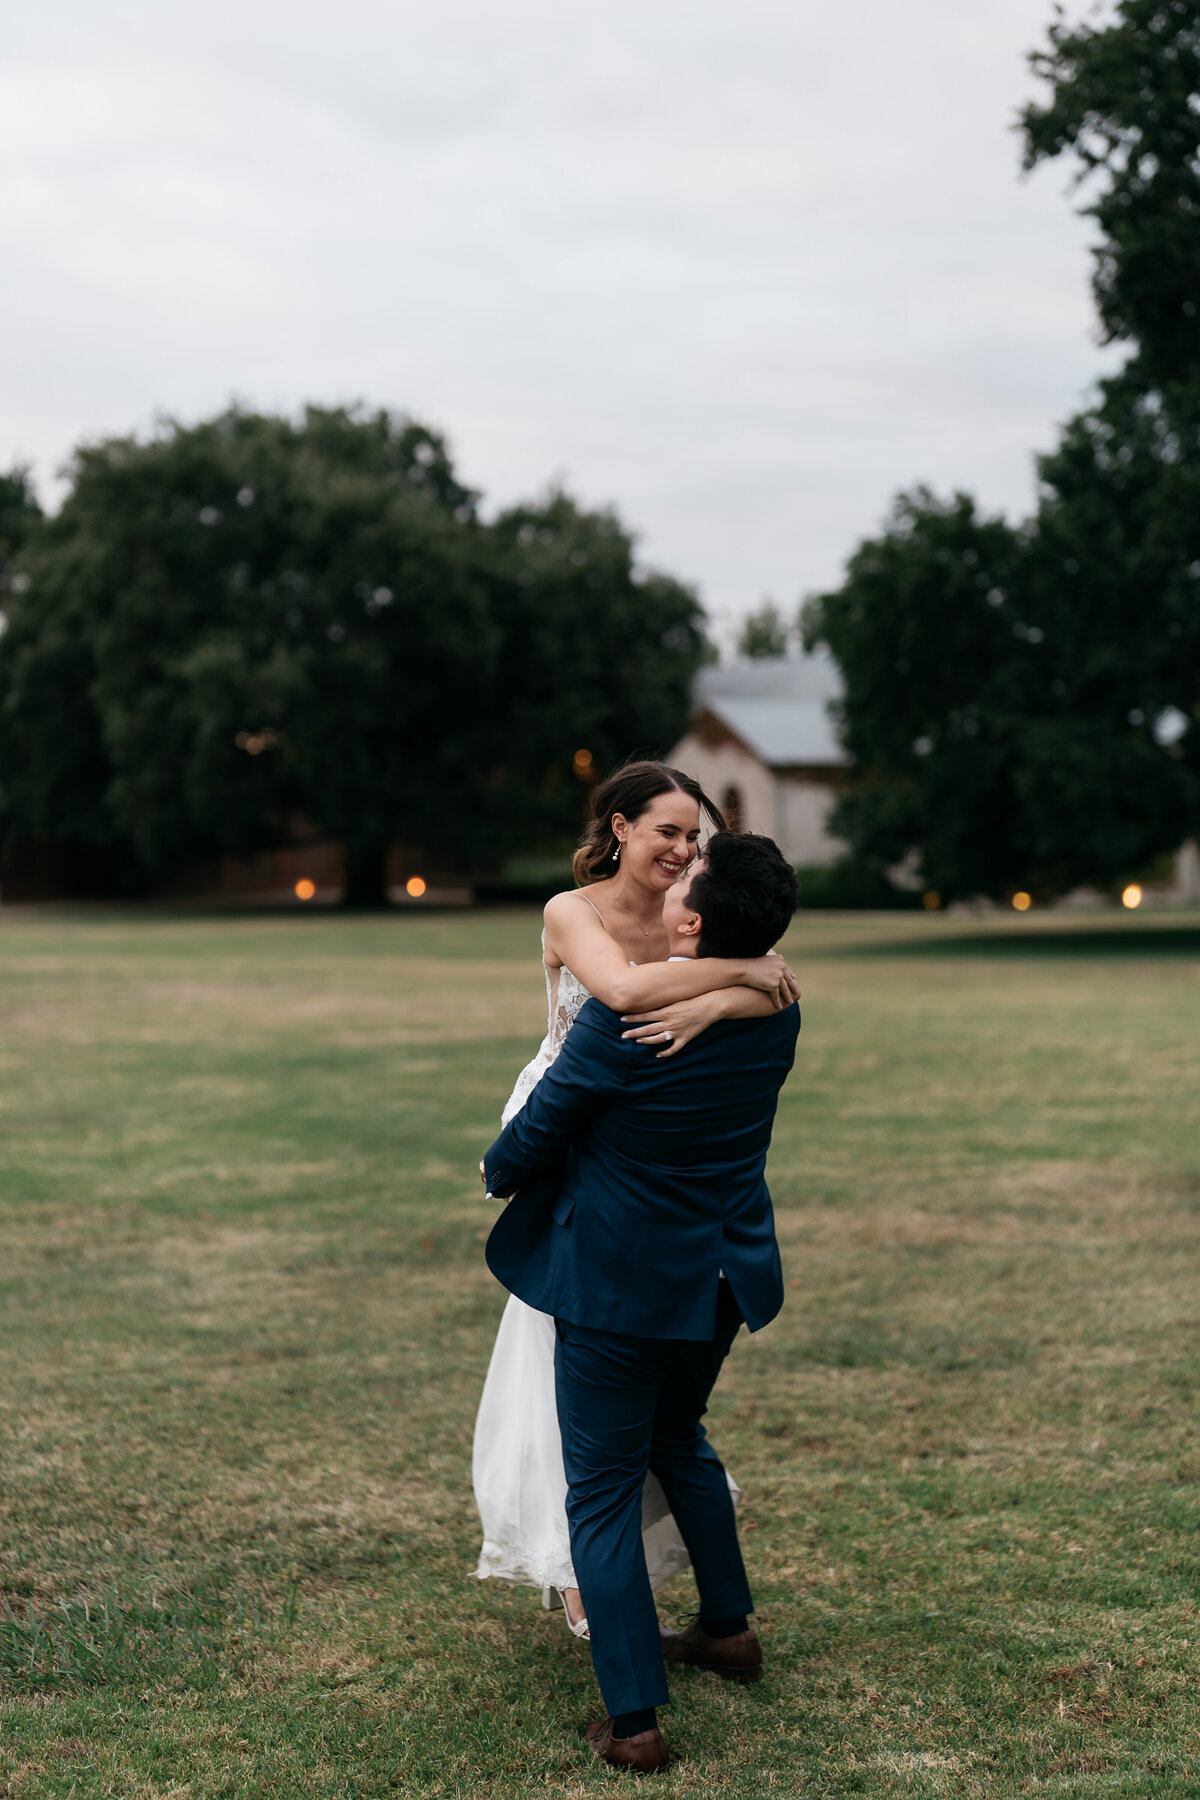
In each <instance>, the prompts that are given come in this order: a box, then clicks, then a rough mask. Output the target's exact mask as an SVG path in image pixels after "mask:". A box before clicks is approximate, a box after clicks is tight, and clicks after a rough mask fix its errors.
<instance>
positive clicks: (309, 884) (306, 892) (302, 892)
mask: <svg viewBox="0 0 1200 1800" xmlns="http://www.w3.org/2000/svg"><path fill="white" fill-rule="evenodd" d="M316 891H317V884H316V882H315V881H310V880H309V879H308V876H307V875H302V876H301V877H300V879H299V881H298V882H297V883H296V887H295V894H296V898H297V900H311V899H312V897H313V895H314V894H315V893H316Z"/></svg>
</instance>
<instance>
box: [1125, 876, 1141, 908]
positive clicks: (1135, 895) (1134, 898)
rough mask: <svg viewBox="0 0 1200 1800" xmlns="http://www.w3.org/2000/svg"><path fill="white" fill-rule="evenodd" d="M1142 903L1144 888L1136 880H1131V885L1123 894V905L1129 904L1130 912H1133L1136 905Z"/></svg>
mask: <svg viewBox="0 0 1200 1800" xmlns="http://www.w3.org/2000/svg"><path fill="white" fill-rule="evenodd" d="M1141 904H1142V890H1141V888H1140V887H1139V886H1138V884H1137V882H1136V881H1131V882H1130V884H1129V886H1128V887H1127V888H1126V889H1125V892H1124V893H1123V894H1122V895H1121V905H1122V906H1127V907H1128V908H1129V910H1130V912H1132V911H1133V909H1134V907H1135V906H1140V905H1141Z"/></svg>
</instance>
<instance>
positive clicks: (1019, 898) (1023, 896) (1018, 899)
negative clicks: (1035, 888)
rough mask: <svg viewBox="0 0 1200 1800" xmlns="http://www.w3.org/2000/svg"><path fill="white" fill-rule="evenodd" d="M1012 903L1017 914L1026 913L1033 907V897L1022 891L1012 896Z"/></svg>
mask: <svg viewBox="0 0 1200 1800" xmlns="http://www.w3.org/2000/svg"><path fill="white" fill-rule="evenodd" d="M1012 903H1013V905H1014V906H1015V907H1016V909H1017V911H1018V912H1028V911H1029V909H1030V907H1031V906H1032V905H1033V896H1032V895H1031V894H1027V893H1025V891H1024V889H1022V890H1021V892H1020V893H1018V894H1014V895H1013V898H1012Z"/></svg>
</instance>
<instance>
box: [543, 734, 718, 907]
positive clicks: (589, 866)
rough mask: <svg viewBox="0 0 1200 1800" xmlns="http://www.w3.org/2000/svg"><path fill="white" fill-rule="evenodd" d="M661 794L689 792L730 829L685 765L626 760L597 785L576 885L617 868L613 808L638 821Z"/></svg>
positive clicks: (713, 818) (598, 878)
mask: <svg viewBox="0 0 1200 1800" xmlns="http://www.w3.org/2000/svg"><path fill="white" fill-rule="evenodd" d="M660 794H686V795H687V796H688V798H689V799H691V800H694V801H695V802H696V804H697V806H699V807H700V809H701V811H702V812H705V813H707V814H708V817H709V818H710V819H711V821H712V823H713V826H714V828H715V829H716V830H717V831H724V830H725V820H724V818H723V817H722V815H721V811H720V808H719V807H717V806H715V805H714V804H713V802H712V801H711V800H710V799H709V797H708V795H707V794H706V793H705V791H704V789H703V788H702V787H701V786H700V783H699V782H698V781H697V780H696V778H695V776H693V775H685V774H684V772H683V770H682V769H672V768H671V767H670V766H669V764H667V763H661V762H631V763H626V764H625V767H624V768H623V769H614V771H613V773H612V774H611V775H610V776H609V778H608V780H607V781H602V782H601V783H600V785H599V787H596V788H593V789H592V795H591V800H590V802H589V804H588V822H587V824H586V826H585V827H584V832H583V837H582V838H581V839H580V842H579V848H578V850H577V851H576V852H575V856H574V860H573V861H572V864H571V868H572V870H573V872H574V875H575V885H576V887H590V886H591V884H592V882H593V881H603V880H604V879H605V878H606V877H607V876H609V875H611V874H612V873H613V868H612V862H613V856H614V853H615V851H616V849H617V844H618V838H617V834H616V832H615V831H614V830H613V824H612V822H613V814H614V813H620V814H621V815H622V816H623V817H624V818H626V819H628V820H629V822H630V824H632V823H633V821H634V819H640V818H641V816H642V814H643V813H644V812H645V810H646V808H647V807H648V806H649V804H650V802H651V801H652V800H657V799H658V796H659V795H660Z"/></svg>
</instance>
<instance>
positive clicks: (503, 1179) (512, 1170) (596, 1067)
mask: <svg viewBox="0 0 1200 1800" xmlns="http://www.w3.org/2000/svg"><path fill="white" fill-rule="evenodd" d="M592 1008H596V1009H597V1010H596V1011H595V1012H594V1013H591V1009H592ZM589 1013H591V1016H590V1017H589ZM636 1048H637V1046H636V1045H633V1044H627V1043H624V1042H623V1041H622V1039H621V1024H620V1020H619V1019H617V1017H616V1015H615V1013H611V1012H609V1010H608V1008H607V1007H600V1005H599V1002H598V1001H595V1000H592V1001H589V1002H588V1003H587V1006H586V1007H585V1008H584V1010H583V1011H582V1012H581V1013H580V1015H579V1017H578V1018H577V1019H576V1021H575V1023H574V1024H573V1025H572V1027H571V1029H570V1031H569V1032H568V1033H567V1036H566V1039H565V1041H564V1043H563V1047H562V1049H561V1050H560V1051H559V1053H558V1056H557V1057H556V1058H555V1060H554V1062H552V1063H551V1065H550V1067H549V1068H548V1069H547V1070H546V1073H545V1074H544V1075H543V1076H542V1079H541V1080H540V1081H539V1082H538V1084H537V1086H536V1087H535V1088H534V1090H533V1092H532V1094H530V1096H529V1098H528V1100H527V1101H526V1102H525V1104H524V1106H523V1107H522V1108H521V1110H520V1112H519V1113H517V1115H516V1116H515V1118H512V1119H510V1120H509V1122H508V1124H507V1125H506V1126H505V1128H504V1130H503V1131H502V1132H501V1133H500V1136H499V1137H498V1138H497V1139H496V1141H495V1143H494V1144H493V1145H492V1147H491V1149H490V1150H489V1151H488V1152H487V1154H486V1156H485V1157H484V1159H483V1166H484V1172H485V1174H486V1176H487V1186H488V1193H489V1194H494V1195H495V1196H496V1197H497V1199H500V1200H505V1199H507V1198H508V1197H509V1196H510V1195H511V1194H513V1193H515V1191H516V1190H517V1188H519V1187H521V1186H522V1185H523V1184H524V1183H526V1182H529V1181H530V1180H532V1179H533V1178H534V1177H535V1176H537V1175H544V1174H545V1173H546V1172H547V1171H548V1170H551V1169H554V1168H557V1167H558V1166H559V1165H560V1164H561V1163H562V1160H563V1158H564V1157H565V1155H566V1153H567V1147H568V1145H569V1144H570V1142H571V1139H572V1137H574V1136H575V1134H576V1133H577V1132H578V1131H579V1129H580V1127H581V1126H582V1125H584V1124H586V1123H587V1121H588V1120H589V1119H590V1118H591V1117H592V1116H593V1114H595V1113H597V1112H599V1111H600V1109H601V1108H602V1107H604V1106H607V1105H608V1104H609V1103H610V1102H611V1101H612V1100H614V1099H615V1098H616V1097H617V1095H618V1094H620V1093H621V1091H622V1090H623V1088H624V1085H625V1078H626V1075H627V1074H628V1071H629V1052H630V1051H631V1050H633V1049H636Z"/></svg>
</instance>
